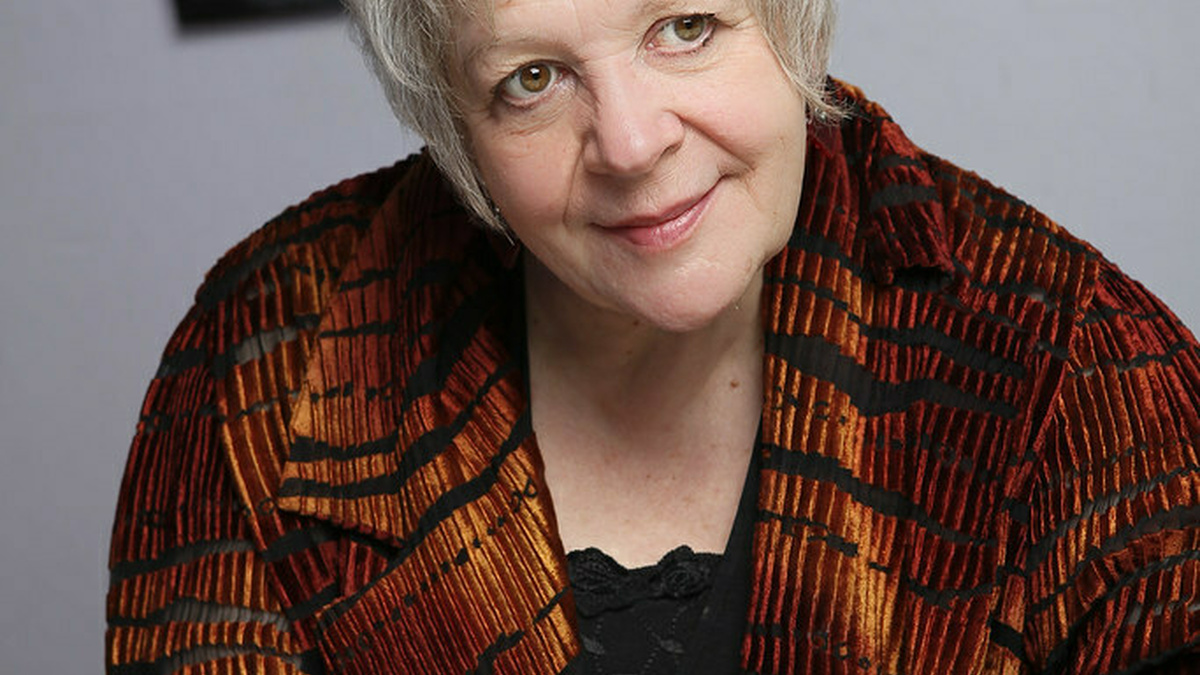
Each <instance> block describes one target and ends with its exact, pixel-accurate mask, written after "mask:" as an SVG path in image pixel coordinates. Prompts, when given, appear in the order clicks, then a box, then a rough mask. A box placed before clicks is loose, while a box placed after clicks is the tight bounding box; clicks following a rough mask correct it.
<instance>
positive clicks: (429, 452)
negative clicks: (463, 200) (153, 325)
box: [278, 165, 576, 673]
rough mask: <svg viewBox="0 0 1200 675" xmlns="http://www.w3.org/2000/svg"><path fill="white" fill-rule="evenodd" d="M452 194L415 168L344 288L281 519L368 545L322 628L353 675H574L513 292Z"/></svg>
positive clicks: (313, 380) (319, 345) (318, 628)
mask: <svg viewBox="0 0 1200 675" xmlns="http://www.w3.org/2000/svg"><path fill="white" fill-rule="evenodd" d="M439 185H440V181H439V180H438V179H437V176H436V174H435V172H434V171H433V169H432V167H431V166H428V165H425V166H422V167H419V168H418V170H417V171H416V172H415V173H414V174H413V175H410V176H409V177H408V179H406V181H405V182H404V183H403V184H402V185H401V186H400V187H398V189H397V190H396V191H395V193H394V194H393V195H392V197H391V198H389V200H388V201H387V203H386V204H385V205H384V208H383V209H382V210H381V211H380V213H379V214H378V216H377V218H376V222H375V223H373V224H372V226H371V228H370V230H369V231H368V233H367V234H366V236H365V237H364V238H363V239H362V240H360V242H359V243H358V248H357V250H356V252H355V255H354V257H353V260H352V261H351V263H350V264H349V266H348V267H347V268H346V269H344V270H343V271H342V274H341V275H340V278H339V288H338V291H337V293H336V295H335V296H334V297H333V299H332V301H331V302H330V304H329V306H328V308H327V309H326V311H325V312H324V314H323V317H322V319H321V324H320V328H319V330H318V333H317V337H316V342H315V345H314V347H313V349H312V351H311V354H310V356H309V358H308V366H307V374H306V377H305V380H304V384H303V386H302V388H301V391H300V394H299V396H298V397H297V399H296V403H295V404H294V406H293V409H292V415H291V433H292V437H293V443H292V448H291V452H290V455H289V457H288V460H287V462H286V463H285V465H284V467H283V472H282V484H281V487H280V491H279V498H278V505H279V508H280V509H282V510H285V511H291V512H295V513H297V514H301V515H305V516H310V517H313V518H317V519H320V520H322V521H325V522H327V523H329V524H330V525H333V526H337V527H339V528H344V529H348V530H351V531H352V532H354V533H356V534H355V535H353V536H350V537H345V538H344V541H343V542H342V543H341V544H340V545H339V547H338V549H337V550H336V551H335V552H331V554H330V565H331V567H332V568H333V570H334V573H335V574H336V575H337V577H338V583H339V588H338V593H337V599H336V601H335V602H333V603H332V604H330V605H329V606H328V607H324V608H322V609H320V610H319V611H317V612H316V613H315V614H313V616H312V622H313V625H314V626H315V628H314V631H315V633H316V634H317V635H318V636H319V639H320V642H321V645H322V651H323V652H324V655H325V657H326V659H327V660H328V661H329V662H332V663H335V664H336V665H337V666H338V668H340V669H341V672H347V673H393V672H394V673H410V672H411V673H417V672H420V673H451V672H453V673H462V672H510V673H518V672H521V673H531V672H559V671H561V670H562V669H563V668H564V667H565V664H566V662H567V660H568V659H569V658H570V656H571V655H572V654H573V653H574V652H575V651H576V646H575V638H574V635H573V633H572V630H571V620H570V618H569V614H570V611H571V610H570V609H569V605H568V603H567V602H565V601H564V600H565V589H566V588H567V577H566V572H565V561H564V558H563V554H562V551H561V544H560V542H559V540H558V538H557V535H556V534H555V532H554V525H553V524H554V516H553V513H552V511H551V507H550V503H549V500H548V498H547V497H546V496H545V495H546V494H547V491H546V489H545V486H544V484H543V482H542V473H543V472H542V467H541V463H540V459H539V458H538V455H537V453H536V451H535V449H534V447H533V441H532V430H531V426H530V417H529V411H528V408H527V406H526V404H525V400H524V396H523V393H522V392H523V391H524V386H523V384H522V382H521V379H522V377H523V375H522V373H521V371H520V368H519V367H518V365H517V361H516V360H515V359H514V358H513V355H512V354H511V350H510V349H509V348H508V346H507V344H506V342H505V326H506V323H507V322H508V321H509V315H508V313H509V312H511V311H513V309H514V308H513V307H510V306H507V305H506V302H507V299H508V298H509V297H510V295H511V294H510V293H509V291H510V290H511V286H512V279H511V277H512V276H513V275H511V274H510V273H509V270H507V269H506V268H505V265H504V263H505V262H506V261H505V260H503V259H502V258H501V256H499V255H497V252H496V251H495V245H494V244H493V243H492V242H491V241H490V239H489V238H488V237H486V236H484V235H482V234H480V233H479V230H478V228H477V227H475V226H474V225H472V224H470V223H467V222H465V218H466V217H465V215H463V213H462V211H461V209H459V208H457V207H456V206H455V205H454V203H453V201H452V199H451V198H450V197H449V195H446V194H444V193H441V194H440V195H439V194H438V193H439V191H440V190H439V188H438V186H439ZM431 194H432V195H434V196H433V197H432V198H431ZM397 223H411V225H410V226H407V227H403V226H401V227H398V226H397V225H396V224H397Z"/></svg>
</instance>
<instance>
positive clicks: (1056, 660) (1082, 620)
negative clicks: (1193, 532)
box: [1042, 550, 1200, 673]
mask: <svg viewBox="0 0 1200 675" xmlns="http://www.w3.org/2000/svg"><path fill="white" fill-rule="evenodd" d="M1193 560H1200V550H1191V551H1184V552H1183V553H1180V554H1178V555H1173V556H1169V557H1166V558H1163V559H1161V560H1155V561H1154V562H1151V563H1148V564H1146V565H1145V566H1144V567H1141V568H1138V569H1136V570H1133V571H1132V572H1131V573H1129V574H1126V575H1124V576H1122V577H1120V578H1118V579H1116V580H1115V581H1112V582H1110V587H1109V588H1108V590H1106V591H1105V592H1104V593H1103V594H1102V595H1100V596H1099V597H1097V598H1095V599H1094V600H1092V604H1091V605H1090V606H1089V607H1088V608H1087V609H1085V610H1084V611H1083V613H1082V614H1080V616H1079V619H1078V620H1076V621H1075V623H1073V624H1071V625H1070V626H1068V627H1067V635H1066V637H1065V638H1063V640H1062V642H1060V643H1058V644H1057V645H1055V647H1054V649H1053V650H1051V652H1050V655H1049V656H1048V657H1047V658H1046V667H1045V669H1043V670H1042V672H1043V673H1060V672H1067V671H1066V666H1067V660H1068V659H1070V658H1071V655H1072V654H1073V653H1074V652H1075V650H1076V648H1077V647H1078V642H1079V636H1080V634H1081V633H1082V632H1083V631H1084V630H1085V629H1086V628H1087V624H1088V622H1089V621H1091V620H1092V618H1093V617H1095V616H1096V615H1097V614H1099V615H1107V612H1106V611H1104V610H1105V607H1106V605H1107V604H1108V603H1109V602H1110V601H1112V600H1114V599H1116V598H1117V597H1118V596H1119V595H1120V594H1121V593H1122V592H1123V591H1124V590H1125V588H1126V587H1127V586H1130V585H1132V584H1134V583H1137V582H1138V581H1141V580H1142V579H1145V578H1147V577H1150V576H1153V575H1155V574H1158V573H1159V572H1165V571H1167V570H1170V569H1173V568H1176V567H1179V566H1181V565H1183V564H1185V563H1187V562H1189V561H1193ZM1104 621H1105V623H1106V624H1108V625H1110V626H1111V625H1114V622H1117V623H1116V624H1115V625H1119V622H1120V619H1112V618H1108V619H1105V620H1104Z"/></svg>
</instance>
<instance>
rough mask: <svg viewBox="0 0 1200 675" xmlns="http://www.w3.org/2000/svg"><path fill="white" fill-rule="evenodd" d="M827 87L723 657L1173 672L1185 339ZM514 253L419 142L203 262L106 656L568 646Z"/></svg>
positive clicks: (116, 580)
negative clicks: (481, 224)
mask: <svg viewBox="0 0 1200 675" xmlns="http://www.w3.org/2000/svg"><path fill="white" fill-rule="evenodd" d="M838 93H839V95H840V96H841V97H843V98H844V99H845V100H846V102H847V104H848V105H849V106H851V107H852V108H853V112H854V114H853V115H852V116H851V117H850V118H849V119H848V120H847V121H844V122H842V123H840V125H838V126H837V127H814V128H813V129H812V130H810V141H809V151H808V159H807V167H806V176H805V185H804V188H803V190H804V191H803V197H802V201H801V210H800V213H799V214H798V217H797V221H796V222H797V224H796V227H795V230H794V233H793V235H792V238H791V240H790V241H789V243H788V245H787V248H786V249H785V250H784V251H783V252H781V253H780V254H779V255H778V256H777V257H776V258H775V259H774V260H773V261H772V262H771V263H770V264H769V265H768V266H767V268H766V270H765V272H764V274H765V278H766V284H765V289H764V294H765V295H764V306H765V310H764V330H765V334H766V357H765V363H764V369H765V374H766V377H765V383H766V384H765V386H766V391H765V395H766V404H765V406H764V410H763V422H762V434H763V447H764V448H765V450H764V454H763V456H762V458H761V466H762V467H763V468H762V473H761V476H760V490H759V495H758V505H757V513H756V523H755V532H754V551H753V559H754V572H753V575H754V576H753V585H752V597H751V603H750V607H749V608H748V610H747V621H746V630H745V634H744V637H743V645H742V659H743V667H744V670H745V672H747V673H764V674H765V673H797V674H799V673H809V674H825V673H846V674H850V673H857V674H867V673H870V674H878V675H884V674H887V675H891V674H897V675H898V674H902V673H909V674H917V673H1013V674H1015V673H1035V672H1036V673H1063V672H1071V673H1114V674H1115V673H1132V672H1150V671H1154V672H1158V671H1157V670H1155V669H1156V668H1158V669H1167V668H1173V669H1175V671H1177V672H1193V671H1194V670H1195V669H1196V667H1197V666H1196V664H1197V661H1198V660H1200V657H1198V656H1197V652H1198V650H1200V478H1198V472H1200V459H1198V453H1197V437H1198V435H1200V415H1198V405H1200V359H1198V352H1197V345H1196V342H1195V339H1194V338H1193V337H1192V336H1191V334H1189V333H1188V332H1187V330H1186V329H1184V328H1183V327H1182V326H1181V325H1180V324H1179V322H1178V321H1177V320H1176V319H1175V317H1174V316H1173V315H1172V314H1171V313H1170V312H1169V311H1168V310H1167V309H1166V308H1165V307H1163V306H1162V305H1161V304H1160V303H1159V302H1158V301H1157V300H1156V299H1155V298H1154V297H1152V296H1151V295H1150V294H1148V293H1147V292H1146V291H1145V290H1144V289H1143V288H1142V287H1141V286H1139V285H1138V284H1137V283H1135V282H1133V281H1131V280H1130V279H1129V278H1127V277H1126V276H1124V275H1123V274H1122V273H1121V272H1119V271H1118V270H1117V269H1116V268H1115V267H1114V266H1113V265H1112V264H1111V263H1109V262H1107V261H1106V260H1105V259H1104V258H1103V257H1101V256H1100V255H1099V254H1098V253H1097V252H1096V251H1095V250H1093V249H1092V248H1091V247H1090V246H1088V245H1087V244H1085V243H1083V242H1081V241H1079V240H1078V239H1075V238H1074V237H1072V236H1071V235H1070V234H1068V233H1067V232H1065V231H1064V230H1062V229H1061V228H1060V227H1059V226H1057V225H1056V224H1055V223H1053V222H1051V221H1050V220H1048V219H1047V218H1045V217H1044V216H1042V215H1041V214H1039V213H1038V212H1037V211H1035V210H1034V209H1032V208H1031V207H1029V206H1028V205H1027V204H1025V203H1023V202H1021V201H1020V200H1018V199H1015V198H1013V197H1011V196H1009V195H1007V194H1005V193H1004V192H1002V191H1001V190H999V189H997V188H996V187H994V186H992V185H990V184H988V183H987V182H986V181H984V180H982V179H980V178H979V177H978V176H975V175H974V174H971V173H969V172H966V171H963V170H961V169H959V168H957V167H955V166H953V165H951V164H949V163H947V162H945V161H943V160H940V159H938V158H936V157H933V156H931V155H929V154H927V153H925V152H923V151H921V150H920V149H919V148H917V147H916V146H914V145H913V144H912V143H911V142H910V141H908V140H907V139H906V138H905V137H904V136H903V134H902V133H901V132H900V130H899V128H898V127H897V126H896V125H895V124H894V123H893V122H892V120H891V119H890V118H889V117H888V116H887V114H886V113H885V112H884V111H883V110H882V109H880V108H879V107H878V106H876V105H875V104H873V103H871V102H869V101H867V100H866V99H865V98H863V97H862V95H861V93H860V92H858V91H857V90H855V89H853V88H851V87H848V86H844V85H839V91H838ZM515 259H516V252H515V251H514V250H512V249H511V248H510V247H508V246H507V245H506V244H505V243H504V242H500V241H497V240H496V239H494V238H493V237H491V236H489V235H486V234H484V233H483V232H482V231H480V230H479V229H478V228H477V227H475V226H474V225H473V224H472V223H471V222H470V221H469V219H468V217H467V216H466V214H465V213H464V211H463V210H462V208H461V207H460V206H458V205H457V204H456V203H455V201H454V199H453V198H452V196H451V195H450V193H449V192H448V190H447V188H446V187H445V186H444V184H443V181H442V180H441V179H440V177H439V176H438V174H437V172H436V170H435V169H434V168H433V166H432V164H431V163H430V162H429V160H428V158H427V157H425V156H424V155H420V156H415V157H412V158H409V159H408V160H405V161H404V162H402V163H400V164H398V165H396V166H394V167H392V168H390V169H386V170H383V171H380V172H378V173H375V174H372V175H368V176H363V177H359V178H356V179H352V180H349V181H346V182H343V183H341V184H339V185H337V186H334V187H332V188H330V189H328V190H326V191H324V192H320V193H317V194H316V195H314V196H313V197H311V198H310V199H309V200H307V201H306V202H304V203H303V204H301V205H299V206H296V207H293V208H291V209H289V210H287V211H286V212H284V213H283V214H282V215H281V216H279V217H278V218H276V219H275V220H273V221H272V222H270V223H268V224H267V225H266V226H265V227H263V228H262V229H260V230H259V231H258V232H256V233H254V234H253V235H252V236H250V237H249V238H248V239H247V240H245V241H244V242H243V243H242V244H240V245H239V246H237V247H236V248H234V249H233V250H232V251H230V252H229V253H228V254H227V255H226V256H225V257H224V258H223V259H222V260H221V262H220V263H218V265H217V266H216V267H215V268H214V269H213V271H212V272H211V273H210V274H209V276H208V278H207V280H206V281H205V283H204V285H203V286H202V287H201V288H200V290H199V292H198V293H197V295H196V303H195V305H194V306H193V308H192V309H191V310H190V311H189V313H188V315H187V316H186V317H185V319H184V320H183V322H182V323H181V325H180V327H179V328H178V330H177V331H176V333H175V334H174V336H173V337H172V338H171V340H170V342H169V344H168V346H167V348H166V352H165V355H164V357H163V361H162V365H161V367H160V368H159V371H158V373H157V374H156V376H155V378H154V380H153V382H152V383H151V385H150V389H149V392H148V394H147V396H146V400H145V404H144V406H143V409H142V415H141V419H140V421H139V424H138V430H137V435H136V437H135V438H134V441H133V446H132V450H131V453H130V459H129V464H128V468H127V470H126V474H125V478H124V483H123V487H122V492H121V498H120V502H119V505H118V508H117V515H116V522H115V526H114V534H113V540H112V549H111V560H110V564H111V588H110V591H109V597H108V617H109V630H108V635H107V667H108V670H109V672H111V673H114V674H117V673H120V674H134V673H139V674H140V673H159V672H183V673H196V674H199V673H204V674H218V673H230V674H232V673H310V674H313V673H335V672H336V673H364V674H366V673H370V674H382V673H455V674H460V673H513V674H517V673H521V674H529V673H557V672H563V671H566V670H569V669H570V668H571V663H572V659H573V658H574V656H575V655H576V654H577V653H578V651H579V646H578V644H577V641H578V638H577V636H576V633H575V630H574V628H573V621H574V618H573V612H574V610H573V603H572V598H571V594H570V592H569V589H568V585H567V577H566V572H565V562H564V557H563V551H562V547H561V544H560V542H559V540H558V538H557V535H556V534H555V526H554V523H555V519H554V514H553V508H552V503H551V501H550V499H549V495H548V492H547V490H546V487H545V484H544V482H543V476H542V471H541V462H540V459H539V457H538V452H537V448H536V442H535V438H534V437H533V434H532V429H531V425H530V417H529V410H528V407H527V404H526V399H525V395H524V390H525V388H524V384H523V382H522V377H523V375H522V373H521V372H520V370H521V369H520V368H519V367H518V366H517V365H516V362H515V360H514V358H513V355H512V352H513V350H512V349H510V348H509V344H510V340H511V338H512V336H511V335H510V334H509V331H508V324H509V322H510V317H511V316H512V312H513V311H515V309H516V307H515V305H514V303H515V302H516V301H517V300H516V299H517V297H518V296H519V288H518V287H517V286H516V284H517V283H518V282H516V281H515V279H516V278H517V277H516V275H514V274H513V273H512V269H513V267H514V261H515Z"/></svg>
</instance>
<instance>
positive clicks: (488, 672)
mask: <svg viewBox="0 0 1200 675" xmlns="http://www.w3.org/2000/svg"><path fill="white" fill-rule="evenodd" d="M523 637H525V631H523V630H516V631H513V632H512V633H501V634H500V635H499V636H498V637H497V638H496V639H495V640H493V641H492V644H490V645H488V646H487V647H485V648H484V649H483V652H482V653H481V654H479V655H478V656H477V657H476V658H475V667H474V668H472V669H471V670H468V671H467V673H468V674H469V675H493V673H495V666H494V664H495V661H496V657H497V656H499V655H500V654H501V652H506V651H508V650H510V649H512V648H513V647H516V646H517V645H519V644H521V638H523Z"/></svg>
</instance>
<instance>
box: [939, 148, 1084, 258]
mask: <svg viewBox="0 0 1200 675" xmlns="http://www.w3.org/2000/svg"><path fill="white" fill-rule="evenodd" d="M939 161H942V162H943V163H944V160H939ZM960 176H961V174H960V173H958V172H950V171H945V170H935V171H934V172H933V177H934V179H935V180H936V181H937V182H939V183H942V184H946V183H949V184H952V185H953V186H954V188H955V190H956V191H957V192H958V193H959V195H960V201H961V202H965V203H968V204H974V205H975V208H974V214H975V215H976V216H978V217H980V218H982V219H983V220H984V223H985V225H986V226H987V227H990V228H993V229H996V230H1000V231H1005V232H1010V231H1013V230H1029V231H1033V232H1038V233H1040V234H1041V235H1042V236H1044V237H1046V239H1047V240H1049V241H1050V243H1051V244H1052V245H1053V246H1054V247H1055V248H1058V249H1062V250H1064V251H1069V252H1072V253H1078V254H1082V255H1083V256H1084V257H1085V258H1086V259H1088V260H1093V259H1095V258H1096V253H1095V251H1093V250H1092V249H1091V248H1090V247H1089V246H1087V245H1086V244H1084V243H1083V242H1080V241H1078V240H1075V239H1072V238H1070V237H1069V236H1063V234H1062V231H1061V230H1058V231H1056V230H1053V229H1051V228H1050V227H1048V226H1047V224H1048V223H1051V222H1052V221H1051V220H1050V219H1049V218H1047V217H1046V216H1045V214H1042V213H1041V212H1040V211H1037V210H1036V209H1034V208H1033V207H1032V206H1030V205H1029V203H1028V202H1026V201H1024V200H1022V199H1019V198H1018V197H1015V196H1013V195H1010V194H1008V193H1007V192H1004V191H1002V190H1000V189H998V188H996V187H993V186H990V185H987V184H985V183H975V184H974V188H975V189H971V188H970V187H968V186H967V185H965V184H963V182H962V181H961V180H959V178H960ZM981 200H983V201H981ZM988 203H999V204H1007V205H1009V206H1011V207H1014V208H1017V209H1019V210H1024V211H1030V212H1033V213H1037V214H1038V215H1041V216H1042V217H1043V219H1044V220H1043V222H1041V223H1039V222H1037V220H1035V219H1033V218H1028V217H1026V218H1020V217H1014V216H999V215H994V214H989V213H988V212H987V204H988Z"/></svg>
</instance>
